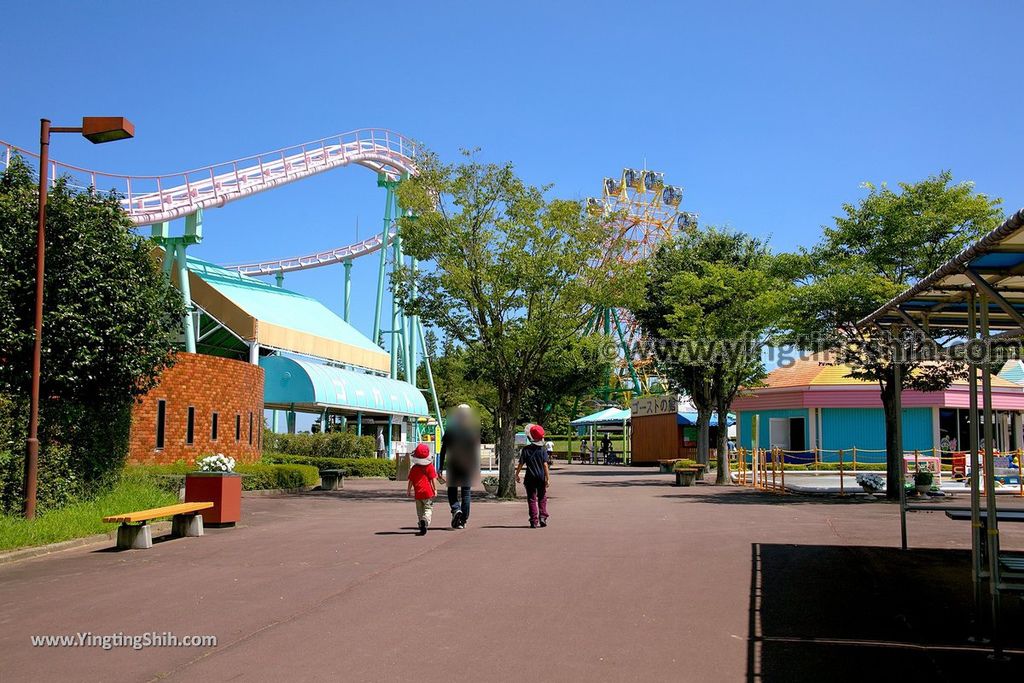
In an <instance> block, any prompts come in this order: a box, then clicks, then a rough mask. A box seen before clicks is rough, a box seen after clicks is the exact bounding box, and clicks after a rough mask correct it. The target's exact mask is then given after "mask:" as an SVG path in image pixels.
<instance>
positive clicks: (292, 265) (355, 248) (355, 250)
mask: <svg viewBox="0 0 1024 683" xmlns="http://www.w3.org/2000/svg"><path fill="white" fill-rule="evenodd" d="M394 236H395V231H394V229H393V228H392V229H391V231H390V232H389V233H388V243H389V244H390V243H391V238H392V237H394ZM380 248H381V238H380V235H374V236H373V237H370V238H368V239H365V240H363V241H362V242H356V243H355V244H350V245H348V246H344V247H338V248H336V249H328V250H327V251H318V252H317V253H315V254H308V255H307V256H293V257H291V258H283V259H272V260H269V261H259V262H257V263H243V264H236V265H229V266H223V267H224V268H227V269H228V270H237V271H238V272H239V273H242V274H243V275H253V276H256V275H275V274H277V273H290V272H292V271H295V270H306V269H308V268H319V267H320V266H329V265H332V264H335V263H343V262H345V261H348V260H351V259H356V258H359V257H360V256H367V255H369V254H372V253H374V252H377V251H380Z"/></svg>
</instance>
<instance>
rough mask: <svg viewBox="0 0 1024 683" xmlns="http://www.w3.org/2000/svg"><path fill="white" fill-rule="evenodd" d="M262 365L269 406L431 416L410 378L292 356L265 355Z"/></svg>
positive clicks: (265, 393)
mask: <svg viewBox="0 0 1024 683" xmlns="http://www.w3.org/2000/svg"><path fill="white" fill-rule="evenodd" d="M260 367H261V368H263V370H264V372H265V373H266V377H265V380H264V389H263V398H264V403H265V404H266V406H267V408H278V409H288V408H290V407H291V406H294V407H295V409H296V410H300V411H309V412H320V411H322V410H324V409H325V408H326V409H333V410H339V411H343V412H348V413H355V412H362V413H371V414H380V415H405V416H411V417H428V416H429V412H428V411H427V400H426V399H425V398H424V397H423V394H422V393H421V392H420V391H419V389H417V388H416V387H414V386H413V385H411V384H409V383H408V382H402V381H399V380H396V379H391V378H390V377H379V376H377V375H371V374H369V373H365V372H357V371H355V370H346V369H344V368H339V367H335V366H333V365H325V364H324V363H317V362H314V361H310V360H300V359H297V358H290V357H288V356H267V357H264V358H261V359H260Z"/></svg>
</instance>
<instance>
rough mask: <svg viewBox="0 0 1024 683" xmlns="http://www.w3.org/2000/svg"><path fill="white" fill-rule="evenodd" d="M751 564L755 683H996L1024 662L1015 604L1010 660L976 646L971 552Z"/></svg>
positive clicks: (781, 548) (773, 557) (762, 552)
mask: <svg viewBox="0 0 1024 683" xmlns="http://www.w3.org/2000/svg"><path fill="white" fill-rule="evenodd" d="M751 562H752V570H751V585H750V622H749V625H750V632H749V638H748V641H747V642H748V649H747V680H748V681H766V682H772V681H786V682H787V683H791V682H793V681H828V682H829V683H837V682H838V681H865V680H875V681H883V680H886V681H887V680H911V679H915V678H916V679H922V680H935V681H955V680H956V681H966V680H990V681H994V680H1003V679H1005V680H1009V678H1010V677H1011V676H1018V675H1019V672H1020V665H1021V664H1022V663H1024V654H1022V653H1024V633H1022V632H1021V630H1020V628H1019V626H1020V624H1021V619H1022V617H1024V610H1022V609H1021V602H1020V600H1019V599H1016V598H1014V597H1009V598H1004V603H1003V607H1004V609H1003V613H1004V614H1003V622H1002V623H1003V624H1004V626H1005V628H1004V632H1005V634H1006V640H1005V644H1006V647H1007V648H1008V649H1009V650H1011V651H1015V652H1014V653H1013V654H1012V656H1011V661H1009V662H993V661H991V660H990V659H989V658H988V654H989V652H990V650H988V649H986V648H985V647H984V646H978V645H974V644H972V643H971V642H969V641H968V637H969V636H970V635H971V632H972V627H971V621H972V616H973V606H972V603H973V598H972V589H971V580H970V579H971V573H970V553H969V552H967V551H962V550H930V549H921V550H917V549H913V550H899V549H898V548H878V547H856V546H853V547H850V546H846V547H842V546H798V545H769V544H754V545H753V546H752V560H751ZM986 607H987V604H986Z"/></svg>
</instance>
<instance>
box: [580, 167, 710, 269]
mask: <svg viewBox="0 0 1024 683" xmlns="http://www.w3.org/2000/svg"><path fill="white" fill-rule="evenodd" d="M682 201H683V188H681V187H679V186H678V185H666V184H665V174H664V173H662V172H661V171H648V170H646V169H644V170H639V169H635V168H624V169H622V174H621V175H620V176H619V177H618V178H605V179H604V182H603V183H602V196H601V197H600V198H597V197H589V198H588V199H587V202H586V205H587V211H588V212H589V213H590V214H591V215H594V216H599V217H603V218H604V219H605V220H606V221H607V222H608V223H609V224H610V225H611V226H612V227H613V230H612V237H611V241H610V242H609V244H608V245H607V246H608V249H607V251H606V254H607V255H606V258H608V259H618V260H621V261H626V262H629V263H632V262H634V261H639V260H641V259H644V258H646V257H648V256H650V255H651V253H653V252H654V250H655V249H657V247H658V244H659V243H661V242H662V241H664V240H667V239H669V238H671V237H672V236H673V235H674V234H676V233H677V232H681V231H685V230H689V229H692V228H694V227H696V224H697V216H696V215H695V214H692V213H690V212H687V211H682V210H681V209H680V208H679V205H680V204H681V203H682Z"/></svg>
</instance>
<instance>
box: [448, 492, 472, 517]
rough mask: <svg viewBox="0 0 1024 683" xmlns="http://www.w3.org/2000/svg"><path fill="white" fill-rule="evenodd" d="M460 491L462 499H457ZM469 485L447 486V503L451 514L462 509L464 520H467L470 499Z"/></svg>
mask: <svg viewBox="0 0 1024 683" xmlns="http://www.w3.org/2000/svg"><path fill="white" fill-rule="evenodd" d="M460 490H461V492H462V501H461V502H460V501H459V491H460ZM470 490H471V489H470V487H468V486H461V487H460V486H449V487H448V505H450V506H451V508H452V514H453V515H454V514H455V513H456V512H459V511H460V510H461V511H462V519H463V520H465V521H468V520H469V500H470Z"/></svg>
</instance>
